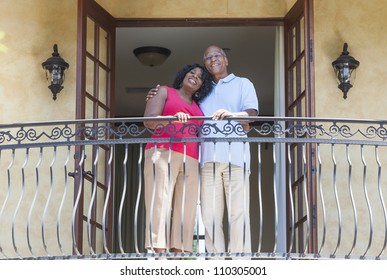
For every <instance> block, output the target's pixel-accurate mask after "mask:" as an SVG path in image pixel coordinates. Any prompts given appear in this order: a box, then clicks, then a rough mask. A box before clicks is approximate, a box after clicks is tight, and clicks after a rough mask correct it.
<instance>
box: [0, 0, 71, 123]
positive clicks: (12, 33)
mask: <svg viewBox="0 0 387 280" xmlns="http://www.w3.org/2000/svg"><path fill="white" fill-rule="evenodd" d="M76 15H77V1H76V0H66V1H60V0H52V1H51V0H35V1H30V0H17V1H13V0H2V1H1V2H0V32H2V34H3V38H1V39H0V44H2V45H3V46H4V47H3V48H1V50H0V61H1V62H0V63H1V67H0V98H1V103H0V121H1V122H2V123H13V122H21V121H23V122H26V121H40V120H59V119H74V117H75V67H76V66H75V61H76V38H77V32H76V31H77V29H76V28H77V22H76ZM55 43H57V44H58V47H59V53H60V55H61V56H62V57H63V58H64V59H65V60H66V61H67V62H68V63H69V64H70V68H69V71H68V74H67V76H66V81H65V83H64V89H63V90H62V91H61V92H60V93H59V95H60V96H58V100H57V101H55V102H54V101H53V100H52V94H51V91H50V90H49V89H48V88H47V86H48V83H47V82H46V78H45V72H44V70H43V68H42V66H41V64H42V62H43V61H45V60H46V59H47V58H49V57H51V54H52V52H53V45H54V44H55Z"/></svg>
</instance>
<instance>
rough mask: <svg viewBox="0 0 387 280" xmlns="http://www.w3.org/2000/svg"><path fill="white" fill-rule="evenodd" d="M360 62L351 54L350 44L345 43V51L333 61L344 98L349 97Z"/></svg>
mask: <svg viewBox="0 0 387 280" xmlns="http://www.w3.org/2000/svg"><path fill="white" fill-rule="evenodd" d="M359 64H360V62H359V61H357V60H356V59H354V58H353V57H352V56H350V55H349V52H348V44H347V43H344V47H343V52H342V53H341V55H340V56H339V57H338V58H337V59H336V60H335V61H333V62H332V66H333V69H334V71H335V74H336V78H337V82H338V84H339V85H338V88H339V89H341V91H342V92H343V94H344V95H343V97H344V99H346V98H347V93H348V91H349V89H350V88H351V87H352V84H353V83H354V81H355V77H356V68H357V67H358V66H359ZM351 78H352V84H351Z"/></svg>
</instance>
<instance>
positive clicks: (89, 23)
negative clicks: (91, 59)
mask: <svg viewBox="0 0 387 280" xmlns="http://www.w3.org/2000/svg"><path fill="white" fill-rule="evenodd" d="M94 27H95V23H94V21H93V20H92V19H91V18H89V17H88V18H87V20H86V29H87V30H86V51H87V52H88V53H90V54H91V55H93V56H94V35H95V34H94Z"/></svg>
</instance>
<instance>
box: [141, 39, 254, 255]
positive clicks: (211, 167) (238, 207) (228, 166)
mask: <svg viewBox="0 0 387 280" xmlns="http://www.w3.org/2000/svg"><path fill="white" fill-rule="evenodd" d="M203 62H204V65H205V67H206V68H207V70H208V71H209V72H210V74H211V75H212V77H213V88H212V91H211V93H210V94H209V95H208V96H207V97H206V98H204V100H203V101H201V102H200V103H199V107H200V109H201V110H202V111H203V113H204V115H205V116H212V120H211V121H204V124H203V126H202V127H203V129H202V130H201V131H202V133H201V135H200V136H201V137H211V138H212V137H215V138H218V137H219V136H224V137H227V138H231V137H232V138H234V137H238V138H239V137H247V135H246V134H244V133H240V132H241V131H240V127H239V130H238V131H239V133H237V129H238V123H237V122H235V121H228V120H224V119H225V118H227V117H246V116H257V115H258V99H257V95H256V92H255V89H254V85H253V84H252V83H251V82H250V80H248V79H247V78H242V77H237V76H235V75H234V74H229V73H228V69H227V67H228V59H227V56H226V54H225V52H224V51H223V49H222V48H220V47H218V46H209V47H208V48H207V49H206V50H205V51H204V56H203ZM156 93H157V87H156V88H155V89H151V90H150V91H149V93H148V95H147V100H148V98H151V97H152V96H153V95H154V94H156ZM230 124H231V125H232V127H233V128H232V129H231V130H233V131H232V132H230V131H229V130H228V128H229V127H230ZM239 125H240V124H239ZM219 131H223V132H225V133H222V132H219ZM230 143H231V145H230V144H229V142H227V141H226V142H220V141H219V142H216V143H214V142H203V143H202V148H201V184H200V188H201V191H200V199H201V213H202V219H203V223H204V226H205V241H206V249H207V251H208V252H209V253H215V254H216V253H222V252H225V250H226V246H225V245H226V240H225V237H224V236H225V234H224V230H223V217H224V207H225V205H226V207H227V213H228V217H229V221H228V223H229V224H230V228H229V230H230V232H229V234H230V240H229V241H230V242H229V247H228V251H230V252H232V253H250V252H251V236H250V235H251V234H250V209H249V208H250V203H249V201H250V196H249V194H250V185H249V175H250V150H249V149H250V147H249V143H248V142H246V143H243V142H242V141H241V142H236V141H232V140H230Z"/></svg>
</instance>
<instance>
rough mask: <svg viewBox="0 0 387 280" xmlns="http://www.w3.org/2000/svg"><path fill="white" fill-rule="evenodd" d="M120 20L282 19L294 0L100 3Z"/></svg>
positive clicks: (120, 0)
mask: <svg viewBox="0 0 387 280" xmlns="http://www.w3.org/2000/svg"><path fill="white" fill-rule="evenodd" d="M97 2H98V3H99V4H100V5H101V6H103V7H104V8H106V9H107V10H108V11H109V12H110V13H111V14H112V15H114V16H115V17H117V18H130V17H132V18H152V17H156V18H185V17H189V18H194V17H199V18H207V17H211V18H224V17H235V18H241V17H282V16H283V15H284V14H285V13H286V11H287V10H288V8H289V7H291V5H292V3H294V2H295V0H271V1H267V0H212V1H208V0H193V1H180V0H158V1H157V4H156V5H155V1H154V0H142V1H138V0H116V1H111V0H97Z"/></svg>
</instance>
